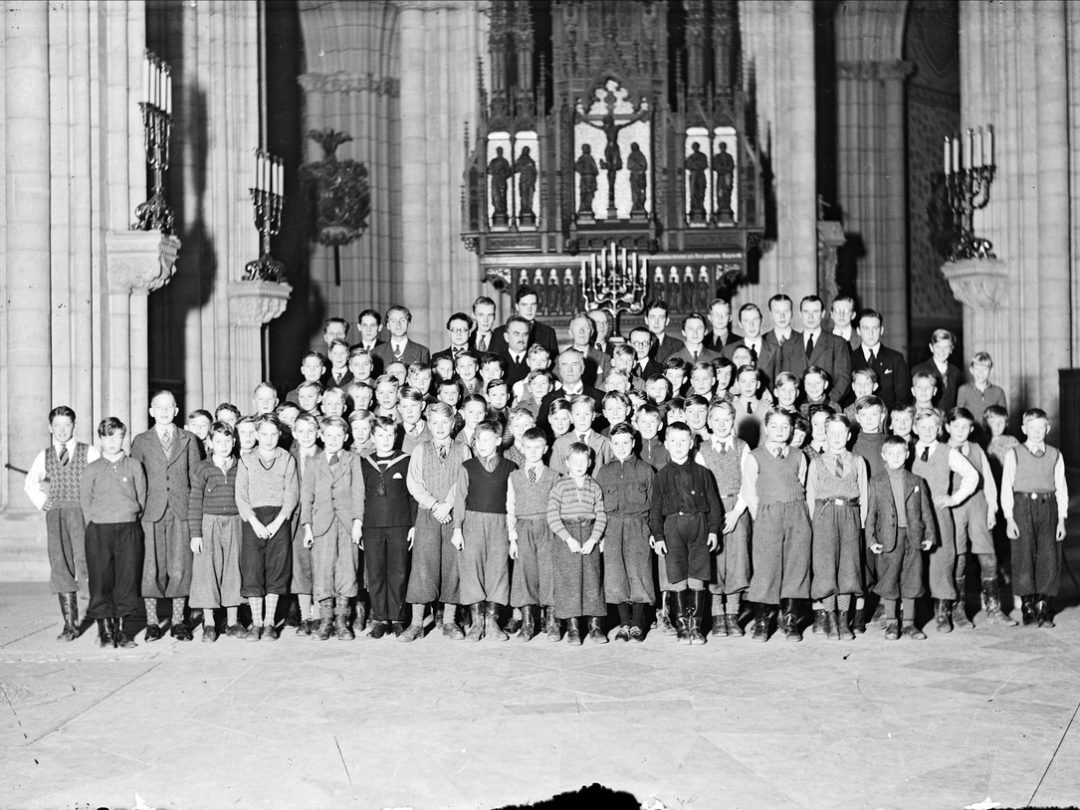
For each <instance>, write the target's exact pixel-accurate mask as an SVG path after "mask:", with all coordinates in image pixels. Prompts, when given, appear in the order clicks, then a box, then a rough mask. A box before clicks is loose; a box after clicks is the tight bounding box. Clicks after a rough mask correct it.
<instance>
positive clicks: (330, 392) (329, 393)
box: [322, 386, 345, 403]
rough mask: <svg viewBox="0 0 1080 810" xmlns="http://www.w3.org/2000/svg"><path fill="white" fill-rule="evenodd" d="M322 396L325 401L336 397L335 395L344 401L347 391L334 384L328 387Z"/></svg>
mask: <svg viewBox="0 0 1080 810" xmlns="http://www.w3.org/2000/svg"><path fill="white" fill-rule="evenodd" d="M322 397H323V403H325V402H326V400H328V399H334V398H335V397H340V398H341V400H342V402H344V401H345V392H344V391H342V390H341V389H340V388H338V387H337V386H333V387H331V388H327V389H326V390H325V391H323V395H322Z"/></svg>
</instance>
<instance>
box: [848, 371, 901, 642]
mask: <svg viewBox="0 0 1080 810" xmlns="http://www.w3.org/2000/svg"><path fill="white" fill-rule="evenodd" d="M867 372H869V373H870V374H873V373H874V371H873V369H860V370H859V371H858V372H857V374H856V376H857V377H862V376H863V375H864V374H866V373H867ZM864 390H865V389H864ZM851 407H852V408H854V410H855V419H856V421H857V422H858V425H859V432H858V435H857V436H856V437H855V443H854V444H853V445H852V447H851V452H852V453H854V454H855V455H857V456H861V457H862V458H863V460H864V461H865V462H866V465H867V475H868V477H869V478H873V477H874V476H875V475H877V474H878V473H881V472H884V471H885V457H884V456H883V455H882V452H881V451H882V448H883V447H884V442H885V434H884V433H882V431H881V426H882V424H883V422H884V419H885V403H884V402H882V401H881V400H880V399H878V398H877V397H876V396H874V395H873V394H867V395H865V396H861V397H859V398H858V399H857V400H855V404H854V405H852V406H851ZM905 407H907V406H905ZM860 548H861V547H860ZM876 565H877V557H876V556H875V555H872V554H871V555H867V554H866V553H865V552H863V584H864V585H865V586H866V592H870V591H871V590H873V589H874V583H875V582H876V581H877V568H876ZM874 593H877V591H876V590H874ZM884 615H885V614H884V606H883V605H882V604H881V603H880V602H879V603H878V605H877V607H875V608H874V612H873V615H872V616H871V617H870V622H871V623H874V624H875V625H877V624H878V623H879V622H880V621H881V620H882V618H883V616H884ZM866 624H867V614H866V598H865V597H863V596H857V597H855V632H856V633H865V632H866Z"/></svg>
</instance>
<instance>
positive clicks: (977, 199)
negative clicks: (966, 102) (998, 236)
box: [945, 127, 997, 262]
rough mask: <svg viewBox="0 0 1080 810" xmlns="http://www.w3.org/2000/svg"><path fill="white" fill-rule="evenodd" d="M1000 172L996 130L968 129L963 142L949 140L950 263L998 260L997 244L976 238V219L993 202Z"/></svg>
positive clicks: (946, 170) (946, 177) (946, 189)
mask: <svg viewBox="0 0 1080 810" xmlns="http://www.w3.org/2000/svg"><path fill="white" fill-rule="evenodd" d="M996 169H997V166H995V165H994V129H993V127H986V128H985V129H983V127H979V129H978V131H976V130H973V129H968V130H967V131H966V133H965V134H964V142H963V143H962V142H961V139H960V138H950V137H946V138H945V193H946V197H947V200H948V205H949V210H950V211H951V212H952V220H953V233H952V240H951V244H950V247H949V261H953V262H955V261H960V260H963V259H992V258H994V246H993V244H992V243H991V242H990V240H988V239H983V238H981V237H978V236H976V235H975V231H974V227H973V225H972V218H973V214H974V213H975V211H978V210H980V209H982V208H985V207H986V204H987V203H988V202H990V184H991V183H992V182H993V180H994V171H995V170H996Z"/></svg>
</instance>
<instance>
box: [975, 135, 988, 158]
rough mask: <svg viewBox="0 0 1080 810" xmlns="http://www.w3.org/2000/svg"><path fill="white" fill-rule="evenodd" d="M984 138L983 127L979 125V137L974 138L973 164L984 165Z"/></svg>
mask: <svg viewBox="0 0 1080 810" xmlns="http://www.w3.org/2000/svg"><path fill="white" fill-rule="evenodd" d="M984 140H985V136H984V134H983V128H982V127H979V137H978V138H976V139H975V165H976V166H979V167H982V166H985V165H986V156H985V153H984V152H983V142H984Z"/></svg>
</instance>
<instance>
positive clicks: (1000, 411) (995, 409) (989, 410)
mask: <svg viewBox="0 0 1080 810" xmlns="http://www.w3.org/2000/svg"><path fill="white" fill-rule="evenodd" d="M988 416H1000V417H1001V418H1002V419H1008V418H1009V412H1008V411H1007V410H1005V409H1004V408H1002V407H1001V406H1000V405H988V406H987V407H986V410H985V411H983V421H984V422H985V421H986V417H988Z"/></svg>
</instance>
